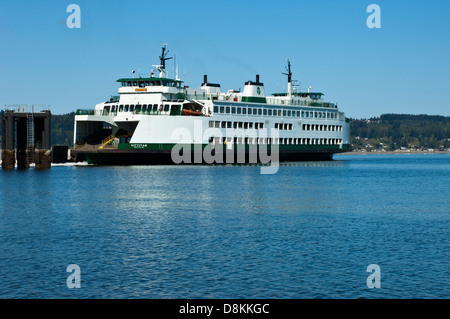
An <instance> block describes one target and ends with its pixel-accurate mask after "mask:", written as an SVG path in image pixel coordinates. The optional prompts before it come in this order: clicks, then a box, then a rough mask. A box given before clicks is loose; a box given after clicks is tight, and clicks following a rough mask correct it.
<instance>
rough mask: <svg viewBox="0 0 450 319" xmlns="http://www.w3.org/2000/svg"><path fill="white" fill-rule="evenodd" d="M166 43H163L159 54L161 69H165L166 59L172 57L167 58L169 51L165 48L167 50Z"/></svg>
mask: <svg viewBox="0 0 450 319" xmlns="http://www.w3.org/2000/svg"><path fill="white" fill-rule="evenodd" d="M166 45H167V43H165V44H163V47H162V53H161V56H160V57H159V59H160V60H161V68H162V69H163V70H165V69H166V61H167V60H170V59H172V57H170V58H167V54H168V53H169V50H167V52H166Z"/></svg>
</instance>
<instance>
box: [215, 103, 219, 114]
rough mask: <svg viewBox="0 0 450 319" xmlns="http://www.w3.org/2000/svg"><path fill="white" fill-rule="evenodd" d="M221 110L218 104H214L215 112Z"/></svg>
mask: <svg viewBox="0 0 450 319" xmlns="http://www.w3.org/2000/svg"><path fill="white" fill-rule="evenodd" d="M218 112H219V107H218V106H217V105H214V113H218Z"/></svg>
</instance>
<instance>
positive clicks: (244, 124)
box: [209, 121, 264, 130]
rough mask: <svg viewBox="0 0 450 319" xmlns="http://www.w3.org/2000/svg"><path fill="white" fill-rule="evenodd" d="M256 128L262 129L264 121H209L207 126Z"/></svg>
mask: <svg viewBox="0 0 450 319" xmlns="http://www.w3.org/2000/svg"><path fill="white" fill-rule="evenodd" d="M253 126H254V128H255V129H256V130H259V129H261V130H262V129H263V128H264V123H253V122H230V121H209V127H215V128H243V129H252V128H253Z"/></svg>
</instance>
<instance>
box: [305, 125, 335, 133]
mask: <svg viewBox="0 0 450 319" xmlns="http://www.w3.org/2000/svg"><path fill="white" fill-rule="evenodd" d="M302 128H303V130H304V131H338V132H342V125H319V124H303V126H302Z"/></svg>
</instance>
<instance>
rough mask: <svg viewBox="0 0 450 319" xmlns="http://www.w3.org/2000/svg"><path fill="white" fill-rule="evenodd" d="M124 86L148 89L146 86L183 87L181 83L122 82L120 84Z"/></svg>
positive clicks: (157, 81)
mask: <svg viewBox="0 0 450 319" xmlns="http://www.w3.org/2000/svg"><path fill="white" fill-rule="evenodd" d="M120 83H121V84H122V86H137V87H141V88H143V87H146V86H169V87H178V88H180V87H181V82H173V81H159V80H155V81H122V82H120Z"/></svg>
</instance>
